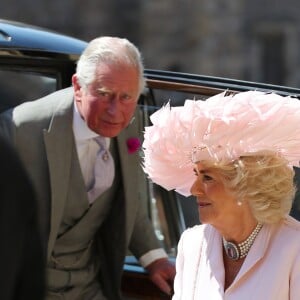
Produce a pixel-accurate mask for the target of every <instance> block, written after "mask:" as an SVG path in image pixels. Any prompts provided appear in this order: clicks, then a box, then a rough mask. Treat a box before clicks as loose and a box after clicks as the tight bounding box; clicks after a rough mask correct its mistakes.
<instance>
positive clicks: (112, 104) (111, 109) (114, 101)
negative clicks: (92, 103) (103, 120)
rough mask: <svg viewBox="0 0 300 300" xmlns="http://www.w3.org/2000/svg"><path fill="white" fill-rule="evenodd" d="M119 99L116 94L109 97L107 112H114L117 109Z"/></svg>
mask: <svg viewBox="0 0 300 300" xmlns="http://www.w3.org/2000/svg"><path fill="white" fill-rule="evenodd" d="M119 105H120V101H119V98H118V97H117V96H113V97H111V99H110V101H109V104H108V110H107V111H108V113H110V114H112V115H113V114H115V113H116V112H117V111H118V109H119Z"/></svg>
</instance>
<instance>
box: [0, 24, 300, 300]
mask: <svg viewBox="0 0 300 300" xmlns="http://www.w3.org/2000/svg"><path fill="white" fill-rule="evenodd" d="M86 45H87V43H86V42H85V41H82V40H78V39H75V38H72V37H69V36H65V35H62V34H59V33H56V32H52V31H50V30H47V29H43V28H38V27H35V26H31V25H28V24H23V23H17V22H11V21H7V20H0V111H3V110H5V109H8V108H10V107H14V106H16V105H18V104H20V103H22V102H25V101H29V100H34V99H38V98H40V97H41V96H44V95H46V94H49V93H51V92H53V91H55V90H58V89H61V88H64V87H68V86H70V84H71V76H72V74H73V73H74V72H75V66H76V61H77V59H78V57H79V55H80V54H81V52H82V51H83V49H84V48H85V46H86ZM145 77H146V79H147V87H146V89H145V91H144V93H143V94H142V95H141V97H140V99H139V109H140V111H141V113H142V115H143V118H142V119H143V126H147V125H149V124H150V119H149V116H150V115H151V114H152V113H153V112H154V111H155V110H156V109H157V108H159V107H161V106H162V105H163V104H164V103H166V102H168V101H170V103H171V105H174V106H177V105H182V104H183V102H184V100H185V99H194V98H195V99H202V100H205V99H206V98H207V97H209V96H212V95H215V94H217V93H220V92H222V91H228V92H237V91H246V90H261V91H275V92H277V93H279V94H281V95H291V96H293V97H297V98H299V97H300V89H295V88H289V87H283V86H275V85H268V84H261V83H255V82H245V81H238V80H232V79H225V78H217V77H209V76H200V75H193V74H184V73H176V72H168V71H158V70H145ZM141 138H142V132H141ZM296 172H297V174H298V170H296ZM297 177H298V175H297ZM145 180H146V181H147V187H148V189H147V203H144V205H145V206H146V207H147V209H148V212H149V217H150V218H151V220H152V222H153V225H154V228H155V231H156V234H157V237H158V238H159V240H160V241H161V242H162V244H163V246H164V248H165V249H166V251H167V252H168V254H169V256H170V259H173V260H174V259H175V256H176V246H177V242H178V240H179V237H180V235H181V233H182V231H183V230H185V229H186V228H187V227H190V226H193V225H195V224H198V223H199V219H198V213H197V208H196V203H195V201H194V199H193V197H188V198H185V197H183V196H181V195H179V194H177V193H175V192H173V191H171V192H168V191H166V190H164V189H163V188H161V187H159V186H157V185H155V184H153V183H152V182H151V181H148V180H147V179H146V177H145ZM291 214H292V215H293V216H294V217H296V218H298V219H300V200H299V199H298V197H297V198H296V201H295V203H294V207H293V209H292V212H291ZM122 289H123V293H124V295H125V296H127V297H128V299H168V297H167V296H165V295H163V294H162V293H161V292H160V291H159V290H158V289H157V288H156V287H155V286H154V285H153V284H152V283H151V282H150V280H149V279H148V277H147V274H146V273H145V271H144V269H143V268H142V267H140V266H139V265H138V263H137V261H136V260H135V259H134V258H133V257H132V256H130V253H129V255H128V257H127V259H126V264H125V266H124V276H123V284H122Z"/></svg>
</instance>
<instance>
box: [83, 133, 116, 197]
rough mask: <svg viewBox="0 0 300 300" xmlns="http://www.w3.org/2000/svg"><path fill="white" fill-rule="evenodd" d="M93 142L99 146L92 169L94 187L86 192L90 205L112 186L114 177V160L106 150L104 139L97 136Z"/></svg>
mask: <svg viewBox="0 0 300 300" xmlns="http://www.w3.org/2000/svg"><path fill="white" fill-rule="evenodd" d="M94 140H95V141H96V143H97V144H98V145H99V150H98V152H97V157H96V162H95V167H94V176H95V180H94V185H93V187H92V188H91V190H89V191H88V198H89V202H90V203H93V202H94V201H95V199H96V198H97V197H99V196H100V195H101V194H103V193H104V192H105V191H106V190H107V189H108V188H109V187H110V186H111V185H112V183H113V180H114V176H115V165H114V160H113V158H112V156H111V154H110V152H109V150H108V149H107V146H106V140H105V138H104V137H100V136H98V137H96V138H94Z"/></svg>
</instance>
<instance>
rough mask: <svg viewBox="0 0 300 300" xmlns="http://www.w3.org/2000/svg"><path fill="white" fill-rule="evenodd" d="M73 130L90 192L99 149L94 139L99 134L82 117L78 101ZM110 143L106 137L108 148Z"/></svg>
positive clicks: (86, 184)
mask: <svg viewBox="0 0 300 300" xmlns="http://www.w3.org/2000/svg"><path fill="white" fill-rule="evenodd" d="M73 132H74V136H75V143H76V147H77V153H78V158H79V162H80V167H81V171H82V174H83V178H84V182H85V186H86V190H87V192H88V191H89V190H90V189H91V188H92V187H93V185H94V166H95V161H96V156H97V151H98V150H99V145H98V144H97V143H96V142H95V141H94V140H93V139H94V138H95V137H98V136H99V135H98V134H97V133H96V132H94V131H92V130H91V129H89V127H88V126H87V125H86V123H85V122H84V120H83V119H82V118H81V116H80V114H79V112H78V109H77V106H76V102H75V104H74V112H73ZM109 143H110V140H109V138H106V146H107V148H108V147H109Z"/></svg>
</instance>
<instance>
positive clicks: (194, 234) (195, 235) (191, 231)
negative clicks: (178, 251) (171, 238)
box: [181, 224, 211, 241]
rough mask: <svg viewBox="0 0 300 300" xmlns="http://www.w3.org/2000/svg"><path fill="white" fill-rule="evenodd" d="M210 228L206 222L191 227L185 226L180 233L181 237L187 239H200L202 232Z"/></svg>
mask: <svg viewBox="0 0 300 300" xmlns="http://www.w3.org/2000/svg"><path fill="white" fill-rule="evenodd" d="M210 228H211V226H210V225H208V224H201V225H195V226H193V227H190V228H187V229H186V230H185V231H184V232H183V233H182V235H181V239H183V240H185V241H187V240H192V241H196V240H201V239H202V237H203V235H204V233H205V232H207V230H209V229H210Z"/></svg>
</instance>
